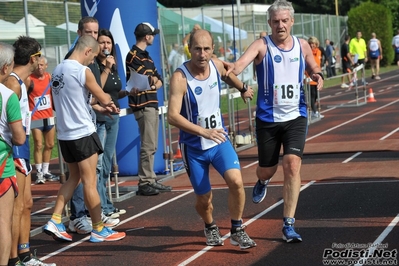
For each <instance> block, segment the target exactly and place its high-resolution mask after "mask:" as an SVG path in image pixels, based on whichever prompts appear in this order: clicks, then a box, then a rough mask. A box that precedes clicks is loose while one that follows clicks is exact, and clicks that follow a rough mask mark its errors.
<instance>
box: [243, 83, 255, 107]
mask: <svg viewBox="0 0 399 266" xmlns="http://www.w3.org/2000/svg"><path fill="white" fill-rule="evenodd" d="M253 97H254V90H253V89H252V87H251V86H248V90H247V91H246V92H244V93H241V98H242V99H243V100H244V103H247V99H250V100H252V98H253Z"/></svg>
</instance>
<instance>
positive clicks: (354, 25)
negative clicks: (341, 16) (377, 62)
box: [348, 2, 394, 65]
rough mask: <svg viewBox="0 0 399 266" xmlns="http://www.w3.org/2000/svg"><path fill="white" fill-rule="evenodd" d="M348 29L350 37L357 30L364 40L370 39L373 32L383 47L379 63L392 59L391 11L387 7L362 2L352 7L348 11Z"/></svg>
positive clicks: (389, 61) (388, 61)
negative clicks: (381, 58)
mask: <svg viewBox="0 0 399 266" xmlns="http://www.w3.org/2000/svg"><path fill="white" fill-rule="evenodd" d="M348 29H349V35H350V36H352V37H354V36H356V32H357V31H361V32H362V35H363V38H364V39H365V40H366V42H367V41H368V40H369V39H370V36H371V33H373V32H375V33H376V34H377V38H378V39H379V40H380V42H381V45H382V49H383V60H382V61H381V65H387V64H390V63H391V62H392V61H393V57H394V54H393V50H392V46H391V41H392V36H393V29H392V13H391V11H390V10H389V9H388V8H387V7H385V6H383V5H381V4H376V3H372V2H364V3H362V4H361V5H359V6H358V7H355V8H352V9H351V10H350V11H349V12H348Z"/></svg>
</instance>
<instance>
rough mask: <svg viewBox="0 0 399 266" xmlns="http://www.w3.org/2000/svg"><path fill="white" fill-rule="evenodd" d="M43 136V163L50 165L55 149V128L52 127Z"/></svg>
mask: <svg viewBox="0 0 399 266" xmlns="http://www.w3.org/2000/svg"><path fill="white" fill-rule="evenodd" d="M43 136H44V149H43V162H44V163H49V162H50V159H51V151H52V150H53V147H54V136H55V127H52V128H51V129H50V130H49V131H44V132H43Z"/></svg>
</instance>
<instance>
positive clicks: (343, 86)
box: [341, 83, 349, 89]
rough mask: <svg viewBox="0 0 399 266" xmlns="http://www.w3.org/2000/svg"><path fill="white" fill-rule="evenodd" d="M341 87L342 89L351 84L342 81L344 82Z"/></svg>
mask: <svg viewBox="0 0 399 266" xmlns="http://www.w3.org/2000/svg"><path fill="white" fill-rule="evenodd" d="M341 88H342V89H346V88H349V86H348V84H345V83H342V84H341Z"/></svg>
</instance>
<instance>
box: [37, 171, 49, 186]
mask: <svg viewBox="0 0 399 266" xmlns="http://www.w3.org/2000/svg"><path fill="white" fill-rule="evenodd" d="M44 183H46V179H45V178H44V176H43V173H41V172H38V173H37V174H36V181H35V184H44Z"/></svg>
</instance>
